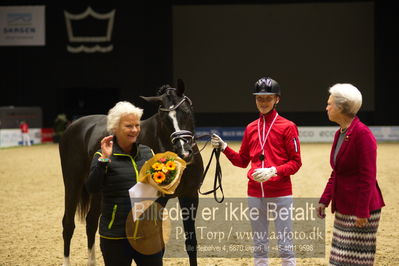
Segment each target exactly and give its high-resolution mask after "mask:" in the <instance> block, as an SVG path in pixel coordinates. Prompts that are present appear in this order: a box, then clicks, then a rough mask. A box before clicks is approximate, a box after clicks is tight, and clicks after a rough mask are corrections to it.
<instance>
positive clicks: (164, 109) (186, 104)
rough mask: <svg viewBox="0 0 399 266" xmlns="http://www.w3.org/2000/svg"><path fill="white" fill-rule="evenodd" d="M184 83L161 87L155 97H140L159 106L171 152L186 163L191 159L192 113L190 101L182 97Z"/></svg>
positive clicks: (192, 137)
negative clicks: (173, 86) (175, 86)
mask: <svg viewBox="0 0 399 266" xmlns="http://www.w3.org/2000/svg"><path fill="white" fill-rule="evenodd" d="M184 89H185V88H184V83H183V81H182V80H180V79H179V80H178V86H177V88H172V87H170V86H169V85H164V86H162V87H161V88H160V89H159V91H158V93H157V96H153V97H142V98H143V99H144V100H146V101H148V102H155V103H158V104H159V111H158V112H159V117H160V120H161V123H162V124H163V125H162V126H163V127H164V128H165V129H166V130H168V132H169V133H170V141H171V144H172V146H173V151H174V152H175V153H177V154H178V155H179V156H180V157H181V158H182V159H184V160H185V161H186V162H190V161H191V160H192V158H193V146H194V145H195V142H194V113H193V109H192V102H191V100H190V99H189V98H188V97H187V96H185V95H184Z"/></svg>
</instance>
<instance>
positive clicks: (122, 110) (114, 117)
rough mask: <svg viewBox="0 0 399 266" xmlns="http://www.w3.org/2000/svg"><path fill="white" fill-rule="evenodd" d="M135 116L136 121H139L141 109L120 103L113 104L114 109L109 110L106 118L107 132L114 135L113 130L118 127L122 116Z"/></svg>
mask: <svg viewBox="0 0 399 266" xmlns="http://www.w3.org/2000/svg"><path fill="white" fill-rule="evenodd" d="M130 114H131V115H135V116H137V117H138V119H141V116H142V115H143V109H141V108H138V107H136V106H134V105H133V104H131V103H129V102H126V101H121V102H118V103H116V104H115V106H114V107H112V108H111V109H109V111H108V116H107V130H108V132H109V133H110V134H114V133H115V130H116V129H117V128H118V126H119V122H120V120H121V117H122V116H124V115H130Z"/></svg>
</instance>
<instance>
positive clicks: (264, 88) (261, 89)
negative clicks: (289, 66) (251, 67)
mask: <svg viewBox="0 0 399 266" xmlns="http://www.w3.org/2000/svg"><path fill="white" fill-rule="evenodd" d="M270 94H277V95H278V96H281V90H280V85H279V84H278V83H277V81H275V80H274V79H271V78H269V77H263V78H260V79H259V80H258V81H257V82H256V83H255V87H254V92H253V95H270Z"/></svg>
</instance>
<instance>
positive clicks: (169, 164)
mask: <svg viewBox="0 0 399 266" xmlns="http://www.w3.org/2000/svg"><path fill="white" fill-rule="evenodd" d="M166 168H167V169H168V170H170V171H173V170H175V169H176V163H175V162H174V161H169V162H167V163H166Z"/></svg>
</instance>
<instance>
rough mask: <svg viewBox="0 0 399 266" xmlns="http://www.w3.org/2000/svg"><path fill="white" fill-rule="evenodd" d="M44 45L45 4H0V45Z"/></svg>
mask: <svg viewBox="0 0 399 266" xmlns="http://www.w3.org/2000/svg"><path fill="white" fill-rule="evenodd" d="M44 45H45V7H44V6H0V46H44Z"/></svg>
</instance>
